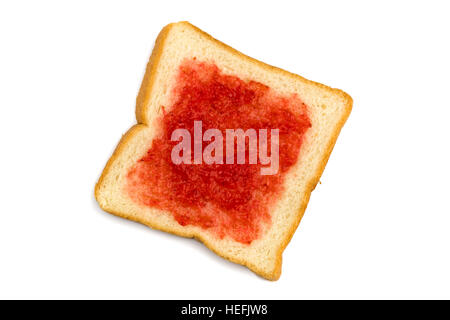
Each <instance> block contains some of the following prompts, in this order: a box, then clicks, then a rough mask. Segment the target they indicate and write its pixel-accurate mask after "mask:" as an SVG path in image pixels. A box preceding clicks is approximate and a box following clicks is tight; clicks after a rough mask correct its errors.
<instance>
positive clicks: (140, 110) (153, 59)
mask: <svg viewBox="0 0 450 320" xmlns="http://www.w3.org/2000/svg"><path fill="white" fill-rule="evenodd" d="M176 24H185V25H187V26H188V27H190V28H193V29H195V30H196V31H197V32H199V33H201V34H202V35H203V36H205V37H207V38H208V39H210V40H211V41H213V42H215V43H216V44H218V45H219V46H221V47H222V48H224V49H225V50H228V51H231V52H232V53H234V54H237V55H238V56H239V57H241V58H242V59H247V60H250V61H252V62H254V63H256V64H258V65H259V66H261V67H262V68H266V69H269V70H270V71H275V72H281V73H283V74H284V75H286V76H289V77H293V78H295V79H296V80H301V81H303V82H307V83H310V84H313V85H315V86H318V87H321V88H322V89H326V90H328V91H330V92H332V93H334V94H337V95H339V96H341V98H342V99H343V100H344V101H345V112H344V113H343V115H342V117H341V119H340V121H339V122H338V123H337V125H336V128H335V130H334V134H333V136H332V138H331V139H330V143H329V145H328V147H327V151H326V152H325V153H324V155H323V157H322V159H321V163H320V165H319V167H318V169H317V172H316V174H315V175H314V176H313V177H312V178H311V180H310V181H309V182H308V183H307V185H308V191H307V192H305V194H304V197H303V199H302V203H301V205H300V209H299V212H298V214H297V217H296V221H295V223H293V224H292V227H291V229H290V230H289V232H288V233H287V235H286V236H285V237H284V241H282V242H281V243H280V245H279V248H278V250H277V254H276V262H275V267H274V269H273V271H272V272H265V271H264V270H262V269H260V268H259V267H258V266H257V265H254V264H251V263H249V262H247V261H244V260H241V259H237V258H235V257H232V256H227V255H225V254H223V253H221V252H219V251H218V250H216V249H215V248H213V246H212V245H211V244H210V243H209V242H208V241H207V240H206V239H205V238H203V237H202V235H201V234H194V233H189V232H185V233H183V232H177V231H174V230H172V229H169V228H164V227H161V226H157V225H153V224H151V223H149V222H147V221H144V219H140V217H135V216H131V215H128V214H126V213H121V212H118V211H114V210H111V209H109V208H106V207H104V206H103V205H102V204H101V202H100V201H99V197H100V194H99V192H100V190H99V189H100V185H101V184H102V183H103V180H104V178H105V177H106V175H107V174H108V172H109V169H110V167H111V166H112V163H113V162H114V161H115V159H116V158H117V157H118V155H119V154H120V153H121V152H122V148H124V147H125V145H126V144H127V142H128V141H129V140H131V139H132V137H133V136H134V135H135V134H136V133H137V130H139V129H141V128H142V129H144V127H148V124H147V123H146V121H145V120H146V117H145V113H146V111H147V110H146V107H145V106H146V105H148V100H149V99H150V92H151V89H152V87H153V83H154V82H153V81H154V78H155V77H154V73H155V72H156V70H157V65H158V62H159V60H160V58H161V54H162V51H163V48H164V42H165V40H166V38H167V35H168V34H169V32H170V30H171V29H172V27H173V26H174V25H176ZM352 106H353V100H352V98H351V97H350V96H349V95H348V94H347V93H345V92H344V91H342V90H340V89H335V88H331V87H329V86H326V85H324V84H322V83H319V82H315V81H312V80H308V79H305V78H303V77H302V76H300V75H297V74H294V73H291V72H289V71H286V70H283V69H280V68H278V67H275V66H271V65H269V64H266V63H264V62H261V61H259V60H256V59H254V58H252V57H249V56H247V55H245V54H243V53H242V52H240V51H238V50H236V49H234V48H232V47H230V46H228V45H226V44H225V43H223V42H221V41H219V40H217V39H215V38H213V37H212V36H211V35H209V34H208V33H206V32H204V31H203V30H201V29H199V28H197V27H196V26H194V25H192V24H191V23H189V22H187V21H181V22H176V23H171V24H168V25H166V26H165V27H164V28H163V29H162V30H161V32H160V33H159V35H158V37H157V39H156V41H155V46H154V48H153V51H152V53H151V56H150V59H149V62H148V63H147V67H146V71H145V74H144V79H143V80H142V83H141V87H140V90H139V93H138V96H137V98H136V111H135V112H136V120H137V124H136V125H134V126H133V127H131V128H130V129H129V130H128V131H127V132H126V133H125V134H124V135H123V136H122V138H121V140H120V141H119V143H118V145H117V147H116V149H115V150H114V152H113V154H112V156H111V157H110V158H109V160H108V162H107V163H106V165H105V168H104V169H103V172H102V174H101V176H100V178H99V180H98V182H97V183H96V186H95V191H94V194H95V198H96V200H97V202H98V203H99V205H100V207H101V209H102V210H104V211H106V212H108V213H111V214H113V215H116V216H119V217H122V218H125V219H128V220H132V221H135V222H138V223H141V224H144V225H146V226H148V227H150V228H152V229H156V230H160V231H164V232H167V233H170V234H174V235H177V236H180V237H185V238H194V239H197V240H199V241H200V242H202V243H203V244H204V245H205V246H206V247H207V248H208V249H209V250H211V251H213V252H214V253H215V254H217V255H218V256H220V257H222V258H224V259H226V260H228V261H231V262H233V263H237V264H240V265H243V266H245V267H247V268H248V269H250V270H251V271H253V272H254V273H256V274H257V275H259V276H261V277H263V278H265V279H267V280H271V281H276V280H278V279H279V278H280V276H281V266H282V256H283V251H284V250H285V248H286V247H287V245H288V244H289V242H290V241H291V239H292V237H293V235H294V233H295V231H296V230H297V228H298V226H299V224H300V222H301V219H302V218H303V215H304V213H305V210H306V207H307V205H308V202H309V199H310V196H311V192H312V191H313V190H314V188H315V187H316V185H317V183H318V182H319V179H320V177H321V176H322V173H323V171H324V170H325V166H326V164H327V162H328V159H329V157H330V155H331V152H332V151H333V148H334V145H335V144H336V141H337V138H338V136H339V133H340V131H341V129H342V127H343V126H344V124H345V122H346V120H347V118H348V117H349V115H350V112H351V110H352Z"/></svg>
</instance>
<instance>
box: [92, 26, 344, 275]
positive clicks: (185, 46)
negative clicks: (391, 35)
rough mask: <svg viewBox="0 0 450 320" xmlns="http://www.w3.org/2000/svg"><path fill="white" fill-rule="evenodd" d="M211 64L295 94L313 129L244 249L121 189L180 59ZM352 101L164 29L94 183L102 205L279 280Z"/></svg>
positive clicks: (191, 32)
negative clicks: (132, 113)
mask: <svg viewBox="0 0 450 320" xmlns="http://www.w3.org/2000/svg"><path fill="white" fill-rule="evenodd" d="M192 57H196V58H197V59H198V60H200V61H203V60H204V61H214V62H215V63H216V65H217V66H218V67H219V68H220V70H221V71H222V72H223V73H225V74H230V75H236V76H238V77H239V78H241V79H244V80H253V81H257V82H260V83H263V84H265V85H267V86H269V87H270V88H272V89H273V90H276V91H277V92H281V93H286V94H293V93H295V94H297V95H298V96H299V97H300V98H301V100H302V101H303V102H304V103H305V104H306V105H307V106H308V108H309V113H310V114H309V116H310V120H311V123H312V127H311V128H310V129H309V130H308V131H307V132H306V134H305V142H304V143H303V145H302V147H301V150H300V155H299V157H298V161H297V163H296V164H295V165H294V166H293V167H292V168H291V169H290V170H289V172H288V173H287V174H286V178H285V180H284V191H283V193H282V195H281V196H280V197H279V199H278V200H277V202H276V204H275V206H274V207H273V208H272V209H271V212H270V215H271V221H272V223H271V225H270V228H268V230H266V231H265V232H264V234H263V235H262V236H261V237H260V238H258V239H256V240H254V241H252V242H251V244H250V245H248V244H242V243H240V242H237V241H234V240H233V239H230V238H228V237H225V238H223V239H220V238H218V237H217V236H215V235H214V234H211V233H209V232H208V231H207V230H204V229H202V228H200V227H197V226H192V225H186V226H182V225H180V224H179V223H178V222H177V221H176V220H175V219H174V218H173V217H172V215H171V214H170V213H167V212H162V211H161V210H159V209H156V208H151V207H147V206H142V205H139V204H137V203H135V202H133V201H132V200H131V199H130V197H129V196H128V195H127V194H126V192H124V191H123V186H124V184H125V179H126V175H127V172H128V170H130V168H131V167H132V166H133V165H134V164H135V163H136V162H137V161H138V160H139V159H141V158H142V157H143V156H144V155H145V154H146V152H147V150H148V147H149V146H150V145H151V143H152V140H153V139H154V138H155V136H156V134H157V130H156V129H155V128H158V121H159V120H160V117H161V115H162V112H163V110H162V108H161V106H167V105H168V99H169V96H170V92H171V87H172V82H173V79H174V77H175V76H176V73H177V70H178V66H179V65H180V64H181V62H182V61H183V59H185V58H192ZM351 108H352V99H351V97H350V96H349V95H347V94H346V93H344V92H343V91H341V90H338V89H332V88H330V87H327V86H324V85H322V84H319V83H315V82H312V81H309V80H306V79H304V78H302V77H300V76H298V75H295V74H292V73H289V72H287V71H284V70H281V69H278V68H275V67H272V66H270V65H267V64H264V63H262V62H260V61H257V60H255V59H252V58H250V57H247V56H245V55H243V54H242V53H240V52H238V51H236V50H234V49H232V48H230V47H228V46H227V45H225V44H223V43H221V42H219V41H217V40H215V39H214V38H212V37H211V36H209V35H208V34H206V33H204V32H203V31H201V30H199V29H198V28H196V27H194V26H193V25H191V24H189V23H188V22H179V23H173V24H169V25H167V26H166V27H164V28H163V30H162V31H161V33H160V34H159V36H158V38H157V40H156V43H155V47H154V50H153V53H152V55H151V57H150V61H149V63H148V66H147V70H146V73H145V76H144V79H143V82H142V85H141V89H140V92H139V95H138V97H137V106H136V118H137V122H138V124H136V125H135V126H133V127H132V128H131V129H130V130H129V131H128V132H127V133H126V134H125V135H124V136H123V137H122V139H121V141H120V142H119V144H118V146H117V148H116V150H115V151H114V153H113V155H112V156H111V158H110V159H109V161H108V163H107V164H106V167H105V169H104V171H103V173H102V175H101V177H100V179H99V181H98V183H97V185H96V188H95V197H96V199H97V201H98V203H99V204H100V207H101V208H102V209H103V210H105V211H107V212H110V213H112V214H114V215H117V216H121V217H124V218H127V219H130V220H134V221H137V222H140V223H143V224H145V225H147V226H149V227H151V228H154V229H158V230H163V231H166V232H169V233H172V234H176V235H179V236H183V237H188V238H196V239H198V240H200V241H201V242H203V243H204V244H205V245H206V246H207V247H208V248H209V249H211V250H212V251H214V252H215V253H217V254H218V255H220V256H222V257H224V258H226V259H228V260H230V261H232V262H235V263H239V264H242V265H245V266H247V267H248V268H249V269H250V270H252V271H254V272H255V273H257V274H258V275H260V276H262V277H264V278H266V279H269V280H277V279H278V278H279V277H280V274H281V259H282V252H283V250H284V248H285V247H286V245H287V244H288V242H289V241H290V239H291V237H292V235H293V234H294V232H295V230H296V228H297V226H298V224H299V223H300V220H301V218H302V216H303V213H304V211H305V209H306V206H307V203H308V200H309V197H310V194H311V191H312V190H313V189H314V188H315V186H316V184H317V183H318V181H319V178H320V176H321V174H322V172H323V170H324V167H325V165H326V162H327V160H328V157H329V155H330V153H331V151H332V148H333V146H334V144H335V142H336V139H337V136H338V134H339V132H340V130H341V128H342V126H343V124H344V122H345V121H346V119H347V117H348V116H349V114H350V111H351Z"/></svg>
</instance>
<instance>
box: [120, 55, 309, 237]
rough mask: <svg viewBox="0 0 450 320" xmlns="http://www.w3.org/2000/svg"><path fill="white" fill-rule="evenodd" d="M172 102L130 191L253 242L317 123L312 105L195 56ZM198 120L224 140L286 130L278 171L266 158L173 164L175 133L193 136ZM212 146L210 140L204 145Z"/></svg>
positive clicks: (187, 219) (133, 172)
mask: <svg viewBox="0 0 450 320" xmlns="http://www.w3.org/2000/svg"><path fill="white" fill-rule="evenodd" d="M171 99H172V102H171V106H170V107H169V108H164V107H163V110H169V111H168V112H165V113H164V115H163V117H162V122H161V128H160V130H161V131H160V135H159V138H157V139H155V140H153V143H152V145H151V147H150V149H149V150H148V152H147V155H145V156H144V157H143V158H142V159H140V160H139V161H138V162H137V163H136V164H135V165H134V166H133V167H132V168H131V169H130V171H129V172H128V175H127V184H126V192H127V193H128V194H129V196H130V197H131V198H132V199H133V200H134V201H135V202H137V203H139V204H141V205H145V206H149V207H154V208H158V209H162V210H165V211H168V212H170V213H171V214H172V215H173V217H174V218H175V220H176V221H177V222H178V223H179V224H180V225H182V226H187V225H193V226H198V227H201V228H203V229H208V231H209V232H211V233H213V234H214V235H216V236H217V237H219V238H224V237H226V236H227V237H230V238H231V239H234V240H235V241H238V242H241V243H244V244H250V243H251V242H252V241H253V240H255V239H257V238H258V237H259V236H260V235H261V234H262V233H263V232H264V230H265V229H266V228H267V227H268V226H270V223H271V217H270V213H269V212H270V211H269V210H270V208H271V206H273V205H274V203H275V201H276V200H277V198H278V196H279V195H280V193H281V192H282V190H283V180H284V176H285V174H286V172H287V171H288V170H289V168H290V167H291V166H292V165H294V164H295V163H296V162H297V159H298V156H299V151H300V147H301V145H302V141H303V135H304V134H305V132H306V131H307V130H308V128H310V127H311V121H310V119H309V117H308V115H307V107H306V105H305V104H304V103H303V102H302V101H301V100H300V99H299V98H298V96H297V95H295V94H293V95H280V94H278V93H276V92H274V90H272V89H271V88H269V87H267V86H265V85H263V84H262V83H259V82H255V81H244V80H241V79H240V78H238V77H235V76H231V75H226V74H224V73H222V72H221V71H220V70H219V68H218V67H217V66H216V65H215V64H212V63H206V62H198V61H197V60H196V59H195V58H194V59H190V60H185V61H184V62H183V63H182V64H181V66H180V67H179V72H178V75H177V78H176V84H175V87H174V89H173V91H172V98H171ZM194 120H201V121H202V122H203V132H205V131H206V130H207V129H210V128H216V129H219V130H221V131H222V133H223V136H224V145H225V129H237V128H241V129H244V130H246V129H249V128H253V129H255V130H256V131H257V132H258V130H259V129H269V130H268V131H270V129H279V170H278V173H277V174H275V175H261V173H260V169H261V167H262V166H263V165H262V164H260V163H259V161H258V163H257V164H248V161H246V163H245V164H236V163H235V164H205V163H202V164H184V163H181V164H178V165H177V164H174V163H173V162H172V161H171V151H172V148H173V147H174V146H175V145H177V144H178V143H179V141H171V135H172V132H173V131H174V130H175V129H179V128H184V129H187V130H189V131H190V133H191V137H194V129H193V128H194ZM192 140H193V138H192ZM269 143H270V139H269ZM208 144H209V142H203V148H205V147H206V146H207V145H208ZM192 145H193V142H192ZM247 146H248V142H247ZM192 150H194V149H193V147H192ZM223 154H224V156H225V149H224V153H223ZM192 163H193V162H192ZM224 163H225V161H224Z"/></svg>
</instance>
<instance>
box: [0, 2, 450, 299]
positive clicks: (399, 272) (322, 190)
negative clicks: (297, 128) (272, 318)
mask: <svg viewBox="0 0 450 320" xmlns="http://www.w3.org/2000/svg"><path fill="white" fill-rule="evenodd" d="M449 12H450V7H449V4H448V1H422V2H416V1H404V2H403V1H386V2H383V1H373V2H372V4H370V3H369V2H366V1H353V2H349V1H328V2H324V1H308V2H302V1H295V2H294V1H292V2H283V1H280V0H277V1H272V2H263V1H257V2H251V1H242V0H240V1H230V0H227V1H204V2H198V1H178V2H174V1H167V0H165V1H153V2H151V1H123V2H116V1H72V2H69V1H54V2H50V1H28V2H25V1H14V2H13V1H3V2H1V4H0V35H1V36H0V108H1V117H0V133H1V147H0V148H1V158H0V170H1V171H0V174H1V175H0V194H1V206H0V298H186V299H190V298H193V299H194V298H208V299H210V298H211V299H212V298H224V299H228V298H235V299H238V298H252V299H258V298H273V299H279V298H280V299H281V298H297V299H300V298H344V299H347V298H363V299H365V298H450V253H449V251H450V250H449V247H450V204H449V196H450V194H449V189H450V188H449V180H450V170H449V163H450V151H449V138H450V128H449V121H450V102H449V101H450V96H449V93H450V90H449V89H450V81H449V75H450V63H449V58H450V41H449V31H450V22H449V21H450V19H449ZM179 20H189V21H190V22H192V23H193V24H195V25H197V26H198V27H200V28H202V29H203V30H205V31H207V32H208V33H210V34H212V35H213V36H214V37H216V38H218V39H220V40H222V41H224V42H225V43H227V44H229V45H231V46H233V47H235V48H237V49H238V50H240V51H242V52H244V53H246V54H248V55H250V56H252V57H255V58H257V59H259V60H262V61H264V62H267V63H269V64H272V65H276V66H279V67H281V68H284V69H287V70H289V71H292V72H295V73H299V74H301V75H302V76H304V77H306V78H309V79H311V80H315V81H319V82H322V83H325V84H327V85H330V86H334V87H338V88H342V89H343V90H345V91H347V92H348V93H349V94H350V95H351V96H352V97H353V99H354V107H353V112H352V114H351V115H350V118H349V119H348V122H347V124H346V125H345V127H344V129H343V130H342V133H341V135H340V137H339V139H338V142H337V144H336V147H335V149H334V152H333V153H332V155H331V158H330V161H329V163H328V166H327V168H326V170H325V172H324V174H323V176H322V179H321V181H322V184H320V185H318V186H317V188H316V190H315V191H314V192H313V194H312V197H311V201H310V203H309V206H308V208H307V211H306V213H305V216H304V218H303V220H302V222H301V224H300V227H299V229H298V230H297V232H296V234H295V236H294V237H293V239H292V241H291V243H290V245H289V246H288V247H287V249H286V251H285V252H284V256H283V273H282V276H281V279H280V280H279V281H277V282H270V281H266V280H263V279H261V278H259V277H257V276H255V275H254V274H253V273H252V272H250V271H248V270H247V269H246V268H244V267H241V266H238V265H234V264H232V263H230V262H227V261H225V260H223V259H221V258H219V257H218V256H216V255H214V254H213V253H212V252H210V251H209V250H207V249H206V248H205V247H204V246H203V245H201V244H200V243H198V242H196V241H192V240H187V239H183V238H179V237H176V236H171V235H168V234H165V233H162V232H158V231H153V230H151V229H149V228H146V227H144V226H141V225H139V224H137V223H133V222H130V221H126V220H124V219H120V218H117V217H114V216H111V215H109V214H107V213H104V212H103V211H102V210H101V209H100V208H99V207H98V205H97V204H96V202H95V200H94V197H93V190H94V185H95V182H96V181H97V179H98V177H99V175H100V173H101V171H102V169H103V167H104V165H105V163H106V161H107V159H108V158H109V156H110V155H111V152H112V151H113V149H114V147H115V145H116V143H117V142H118V140H119V138H120V137H121V135H122V134H123V133H124V132H125V131H126V130H127V129H128V128H129V127H130V126H131V125H133V123H134V122H135V118H134V107H135V97H136V94H137V91H138V89H139V85H140V82H141V80H142V77H143V73H144V69H145V66H146V63H147V60H148V57H149V55H150V52H151V49H152V47H153V42H154V40H155V38H156V36H157V34H158V32H159V31H160V29H161V28H162V27H163V26H164V25H165V24H167V23H169V22H175V21H179Z"/></svg>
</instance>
